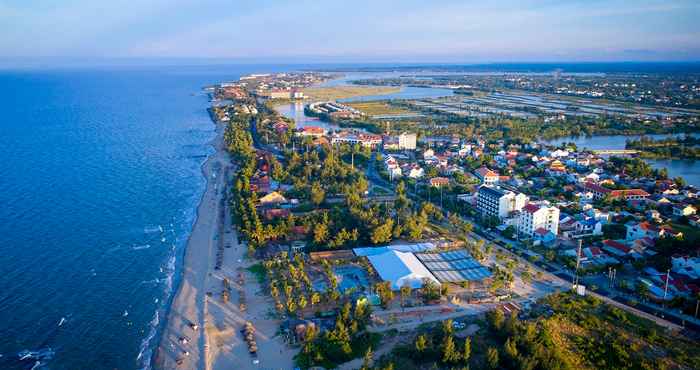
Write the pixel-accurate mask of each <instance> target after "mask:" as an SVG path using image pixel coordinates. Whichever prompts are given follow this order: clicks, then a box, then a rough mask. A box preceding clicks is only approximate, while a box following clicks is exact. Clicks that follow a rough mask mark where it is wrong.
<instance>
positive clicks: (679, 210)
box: [672, 204, 697, 217]
mask: <svg viewBox="0 0 700 370" xmlns="http://www.w3.org/2000/svg"><path fill="white" fill-rule="evenodd" d="M672 210H673V215H674V216H676V217H682V216H691V215H694V214H695V212H696V211H697V210H696V209H695V207H693V206H691V205H689V204H674V205H673V207H672Z"/></svg>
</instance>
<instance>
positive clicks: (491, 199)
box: [476, 185, 528, 220]
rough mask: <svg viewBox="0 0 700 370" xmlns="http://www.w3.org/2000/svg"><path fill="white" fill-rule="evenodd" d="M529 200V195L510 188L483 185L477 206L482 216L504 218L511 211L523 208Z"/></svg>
mask: <svg viewBox="0 0 700 370" xmlns="http://www.w3.org/2000/svg"><path fill="white" fill-rule="evenodd" d="M527 201H528V197H527V195H525V194H522V193H518V194H516V193H514V192H512V191H510V190H505V189H501V188H499V187H495V186H487V185H483V186H481V187H480V188H479V191H478V194H477V198H476V208H477V209H478V210H479V212H480V213H481V217H497V218H498V219H499V220H502V219H504V218H506V217H508V215H509V214H510V213H511V212H515V211H519V210H521V209H522V208H523V207H524V206H525V204H526V203H527Z"/></svg>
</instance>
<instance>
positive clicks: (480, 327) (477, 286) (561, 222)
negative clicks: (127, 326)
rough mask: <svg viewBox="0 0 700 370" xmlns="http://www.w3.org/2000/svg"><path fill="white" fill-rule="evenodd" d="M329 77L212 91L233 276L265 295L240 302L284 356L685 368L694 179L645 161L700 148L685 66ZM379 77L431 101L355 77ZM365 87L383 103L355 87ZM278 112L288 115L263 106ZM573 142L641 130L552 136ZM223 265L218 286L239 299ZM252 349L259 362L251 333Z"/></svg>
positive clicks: (694, 304)
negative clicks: (674, 71) (235, 256)
mask: <svg viewBox="0 0 700 370" xmlns="http://www.w3.org/2000/svg"><path fill="white" fill-rule="evenodd" d="M340 77H341V74H340V73H335V72H333V73H318V72H302V73H281V74H259V75H250V76H245V77H242V78H241V79H240V80H238V81H233V82H227V83H222V84H220V85H217V86H212V87H210V88H209V90H208V91H209V93H210V96H211V99H212V108H211V114H212V117H213V119H214V120H215V121H216V122H218V123H219V124H220V125H222V126H223V127H224V128H225V132H224V142H225V145H226V148H227V150H228V153H229V154H230V155H231V158H232V161H233V163H234V164H235V166H236V167H237V168H238V169H237V171H236V173H235V175H233V176H232V177H231V178H230V179H228V180H227V181H228V182H229V186H230V189H231V190H230V194H229V195H228V198H227V202H228V203H227V204H228V206H229V207H230V209H231V217H232V220H233V224H234V225H235V230H236V232H237V233H238V238H239V241H240V245H241V246H243V247H244V248H245V250H246V253H247V256H248V258H249V262H248V265H247V267H246V269H247V270H246V271H247V272H248V273H249V274H251V275H252V276H255V279H256V281H257V283H258V284H260V291H261V292H264V294H265V296H266V297H267V302H268V303H267V304H268V305H269V307H268V308H267V309H265V308H263V307H258V308H257V309H260V310H263V311H268V312H269V315H272V317H274V319H275V320H276V321H275V322H276V323H278V324H279V328H278V333H279V335H280V336H281V338H283V339H284V343H286V346H287V347H285V348H287V350H290V351H293V352H294V363H295V366H298V367H301V368H311V367H316V366H321V367H324V368H336V367H338V368H363V369H370V368H376V369H393V368H396V367H407V368H416V369H418V368H427V367H429V366H430V365H431V364H440V366H441V367H442V368H454V367H469V368H523V367H524V368H571V369H580V368H601V367H605V368H623V367H629V368H681V369H684V368H688V369H689V368H698V366H700V354H699V353H700V352H699V351H698V344H697V341H695V339H693V338H697V337H698V334H697V333H698V332H700V320H699V319H698V308H699V305H700V215H699V214H698V208H700V198H699V194H698V189H697V188H696V187H695V186H693V185H691V184H689V183H688V182H687V181H686V179H685V178H684V177H683V176H671V175H669V173H668V170H667V169H665V168H659V167H654V166H652V165H651V164H650V163H648V162H647V161H646V158H650V157H653V158H695V157H696V156H697V155H698V151H697V146H698V145H699V144H700V141H698V140H697V139H696V138H697V137H696V136H694V135H696V134H697V133H698V128H699V125H700V111H698V110H697V108H699V107H700V103H699V102H700V100H699V94H700V82H699V81H698V76H692V75H691V76H685V75H651V76H641V75H600V74H589V75H577V74H566V73H565V72H564V71H561V70H556V71H553V72H552V73H549V74H527V73H523V74H514V73H503V74H473V75H468V74H463V75H459V74H456V73H435V74H430V73H424V74H407V75H401V76H398V77H397V76H394V75H392V76H388V77H373V78H371V79H369V78H360V79H357V80H352V81H349V82H348V83H347V86H345V87H344V88H342V89H341V88H338V87H337V86H334V85H329V84H327V82H329V81H333V80H335V79H338V78H340ZM387 87H393V88H395V89H406V88H414V89H415V88H418V89H421V91H424V90H425V89H432V90H425V91H433V90H435V91H442V90H447V91H449V94H445V95H444V96H434V97H420V98H411V97H409V98H402V97H400V94H397V95H391V94H392V93H391V92H388V91H387V90H373V89H386V88H387ZM402 91H403V90H402ZM368 95H378V96H380V98H377V99H371V100H365V99H353V98H356V97H362V96H368ZM382 95H387V97H386V98H381V96H382ZM319 96H320V97H322V98H323V99H317V97H319ZM315 97H316V98H315ZM290 104H292V105H295V106H303V108H300V110H299V112H302V110H303V116H304V121H303V122H297V120H295V119H294V117H288V116H285V115H284V114H282V113H281V110H280V107H281V106H284V105H290ZM298 114H301V113H298ZM576 135H587V136H593V137H595V136H596V135H625V136H631V135H634V136H635V137H638V136H641V137H642V138H641V139H635V140H629V141H628V142H627V143H626V146H625V147H624V148H602V149H595V150H593V149H587V148H583V147H581V148H579V147H578V146H577V145H576V144H574V143H572V142H569V141H567V140H565V139H564V140H563V141H560V142H559V143H550V142H549V141H548V140H552V139H560V138H568V137H571V136H576ZM645 135H666V136H663V137H662V138H658V137H655V136H651V137H645ZM221 253H222V254H224V255H225V254H226V253H228V251H227V250H223V249H222V252H221ZM222 258H223V257H222ZM224 269H225V268H224ZM223 275H224V274H222V276H220V278H221V279H222V281H225V282H224V283H222V286H223V290H221V292H219V293H220V299H222V300H224V301H229V300H234V301H235V299H234V298H232V297H235V296H236V288H231V286H230V284H229V283H228V282H229V281H230V280H233V278H232V277H226V276H223ZM239 289H243V288H239ZM219 293H216V292H214V294H213V296H214V298H212V299H217V298H216V297H217V295H218V294H219ZM237 299H238V300H239V302H238V304H239V305H241V310H243V307H244V306H245V297H244V295H240V294H238V298H237ZM241 314H243V313H241ZM217 325H225V324H224V323H223V322H222V323H218V324H217ZM245 325H246V327H245V332H246V333H253V332H254V329H253V328H254V327H255V325H256V323H255V320H252V319H251V320H250V321H248V322H247V323H246V324H245ZM235 329H236V331H238V330H239V329H240V330H243V329H242V328H235ZM246 335H248V334H246ZM249 336H250V337H254V335H253V334H250V335H249ZM542 336H546V338H545V339H543V338H542ZM671 343H673V344H672V345H671ZM253 344H254V345H253ZM253 344H251V342H250V341H249V346H250V353H251V356H254V358H257V357H255V356H258V352H259V348H260V349H262V348H263V347H264V346H266V344H265V343H261V342H260V340H258V341H257V342H256V341H253ZM652 348H653V352H654V353H653V354H652ZM261 360H263V359H261ZM256 361H257V360H256Z"/></svg>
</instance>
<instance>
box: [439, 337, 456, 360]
mask: <svg viewBox="0 0 700 370" xmlns="http://www.w3.org/2000/svg"><path fill="white" fill-rule="evenodd" d="M459 357H460V356H459V352H458V351H457V348H456V347H455V341H454V339H453V338H452V336H451V335H448V336H446V337H445V340H444V342H443V344H442V362H444V363H446V364H454V363H456V362H457V361H459Z"/></svg>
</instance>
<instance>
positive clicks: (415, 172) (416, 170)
mask: <svg viewBox="0 0 700 370" xmlns="http://www.w3.org/2000/svg"><path fill="white" fill-rule="evenodd" d="M424 175H425V170H423V168H422V167H420V166H418V165H413V166H411V168H410V170H409V171H408V174H407V176H408V177H410V178H412V179H420V178H421V177H423V176H424Z"/></svg>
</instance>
